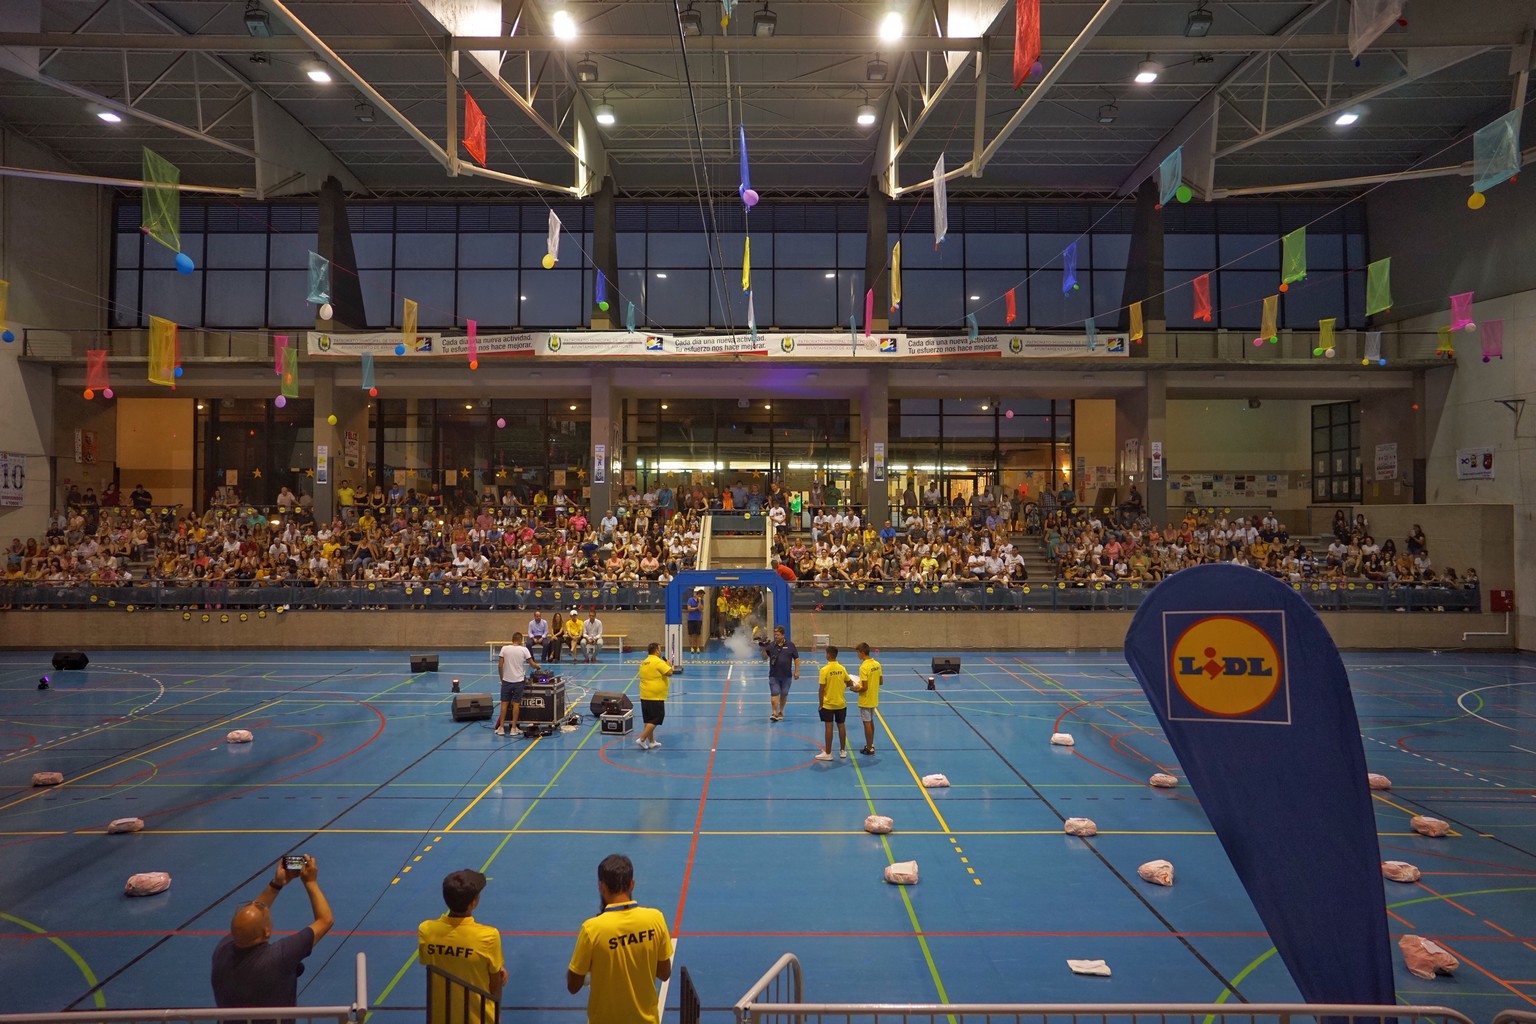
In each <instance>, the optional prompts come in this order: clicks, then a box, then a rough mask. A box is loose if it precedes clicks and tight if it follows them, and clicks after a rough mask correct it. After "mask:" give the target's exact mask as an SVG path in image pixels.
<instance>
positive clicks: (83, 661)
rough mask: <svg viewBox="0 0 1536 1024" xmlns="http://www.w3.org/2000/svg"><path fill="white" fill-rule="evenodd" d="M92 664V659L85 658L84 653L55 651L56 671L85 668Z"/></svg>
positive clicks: (54, 665) (54, 664) (54, 662)
mask: <svg viewBox="0 0 1536 1024" xmlns="http://www.w3.org/2000/svg"><path fill="white" fill-rule="evenodd" d="M90 663H91V659H90V658H87V657H86V656H85V652H84V651H55V652H54V655H53V667H54V668H56V669H67V668H85V666H87V665H89V664H90Z"/></svg>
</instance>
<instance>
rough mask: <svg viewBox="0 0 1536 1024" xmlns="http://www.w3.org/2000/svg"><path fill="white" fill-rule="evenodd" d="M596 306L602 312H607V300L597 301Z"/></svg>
mask: <svg viewBox="0 0 1536 1024" xmlns="http://www.w3.org/2000/svg"><path fill="white" fill-rule="evenodd" d="M597 308H598V309H600V310H602V311H603V312H604V313H606V312H608V300H607V299H604V300H603V301H602V302H599V303H598V304H597Z"/></svg>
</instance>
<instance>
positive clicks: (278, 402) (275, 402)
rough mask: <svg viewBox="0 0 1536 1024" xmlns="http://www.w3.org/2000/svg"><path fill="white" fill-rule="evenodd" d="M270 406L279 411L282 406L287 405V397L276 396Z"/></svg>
mask: <svg viewBox="0 0 1536 1024" xmlns="http://www.w3.org/2000/svg"><path fill="white" fill-rule="evenodd" d="M272 404H273V405H275V406H277V407H278V408H279V409H281V408H282V407H283V406H285V405H287V404H288V396H287V395H278V396H277V397H276V398H274V399H272Z"/></svg>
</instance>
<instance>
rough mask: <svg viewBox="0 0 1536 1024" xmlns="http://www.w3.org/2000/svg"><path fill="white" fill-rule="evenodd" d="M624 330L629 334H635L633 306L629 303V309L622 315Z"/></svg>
mask: <svg viewBox="0 0 1536 1024" xmlns="http://www.w3.org/2000/svg"><path fill="white" fill-rule="evenodd" d="M624 329H625V330H626V331H628V332H629V333H630V334H634V333H635V304H634V303H633V302H631V303H630V304H629V309H628V310H627V311H626V312H625V314H624Z"/></svg>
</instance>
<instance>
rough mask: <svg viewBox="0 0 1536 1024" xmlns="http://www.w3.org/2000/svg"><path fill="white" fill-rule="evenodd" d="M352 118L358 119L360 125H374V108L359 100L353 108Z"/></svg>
mask: <svg viewBox="0 0 1536 1024" xmlns="http://www.w3.org/2000/svg"><path fill="white" fill-rule="evenodd" d="M352 116H353V117H355V118H357V121H358V123H359V124H373V107H372V106H371V105H369V104H367V103H364V102H363V101H362V100H358V101H357V103H356V104H355V105H353V107H352Z"/></svg>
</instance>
